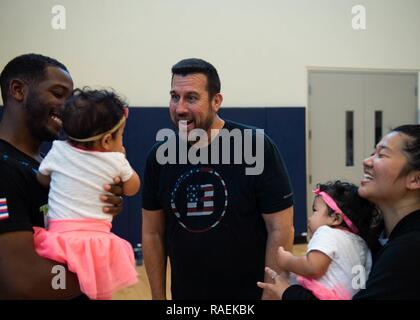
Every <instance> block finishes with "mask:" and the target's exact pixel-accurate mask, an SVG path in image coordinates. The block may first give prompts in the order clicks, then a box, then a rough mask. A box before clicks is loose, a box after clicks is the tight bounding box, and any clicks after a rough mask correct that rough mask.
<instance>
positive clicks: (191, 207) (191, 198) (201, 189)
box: [187, 184, 214, 217]
mask: <svg viewBox="0 0 420 320" xmlns="http://www.w3.org/2000/svg"><path fill="white" fill-rule="evenodd" d="M213 197H214V188H213V185H212V184H203V185H189V186H188V188H187V199H188V202H187V212H188V213H187V216H189V217H196V216H208V215H210V214H212V213H213V211H214V198H213Z"/></svg>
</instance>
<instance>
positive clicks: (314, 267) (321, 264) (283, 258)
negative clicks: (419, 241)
mask: <svg viewBox="0 0 420 320" xmlns="http://www.w3.org/2000/svg"><path fill="white" fill-rule="evenodd" d="M277 263H278V264H279V266H280V268H282V269H283V270H285V271H289V272H293V273H295V274H297V275H300V276H304V277H309V278H320V277H322V276H323V275H324V274H325V273H326V272H327V270H328V267H329V265H330V263H331V258H330V257H328V256H327V255H326V254H324V253H322V252H321V251H318V250H313V251H310V252H308V253H307V254H306V255H305V256H302V257H296V256H294V255H293V254H292V253H290V252H288V251H285V250H284V249H283V247H279V249H278V255H277Z"/></svg>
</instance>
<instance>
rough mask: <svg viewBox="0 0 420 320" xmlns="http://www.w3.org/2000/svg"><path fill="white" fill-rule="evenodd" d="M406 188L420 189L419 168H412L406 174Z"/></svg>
mask: <svg viewBox="0 0 420 320" xmlns="http://www.w3.org/2000/svg"><path fill="white" fill-rule="evenodd" d="M407 188H408V189H409V190H420V170H414V171H412V172H410V173H409V174H408V175H407Z"/></svg>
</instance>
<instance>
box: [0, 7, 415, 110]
mask: <svg viewBox="0 0 420 320" xmlns="http://www.w3.org/2000/svg"><path fill="white" fill-rule="evenodd" d="M56 4H61V5H63V6H64V7H65V8H66V19H67V21H66V23H67V26H66V30H53V29H52V27H51V19H52V17H53V14H52V13H51V8H52V7H53V5H56ZM356 4H362V5H364V6H365V7H366V9H367V30H365V31H355V30H353V29H352V27H351V20H352V14H351V8H352V6H353V5H356ZM419 33H420V1H419V0H360V1H352V0H316V1H314V0H258V1H257V0H119V1H117V0H54V1H50V0H0V68H1V69H2V68H3V66H4V65H5V63H7V61H9V60H10V59H11V58H13V57H14V56H16V55H19V54H22V53H27V52H37V53H43V54H46V55H50V56H52V57H56V58H58V59H59V60H61V61H62V62H64V63H65V64H66V65H67V66H68V68H69V69H70V71H71V73H72V75H73V78H74V79H75V82H76V85H78V86H82V85H93V86H97V85H101V86H110V87H113V88H115V89H116V90H117V91H119V92H121V93H122V94H124V95H125V96H126V97H127V98H128V100H129V102H130V104H131V105H136V106H166V105H167V103H168V97H169V94H168V92H169V79H170V67H171V66H172V64H174V63H175V62H177V61H178V60H180V59H182V58H185V57H202V58H204V59H208V60H209V61H210V62H212V63H213V64H214V65H215V66H216V67H217V68H218V70H219V73H220V75H221V79H222V90H223V92H224V96H225V102H224V105H225V106H304V105H306V96H307V90H306V84H307V67H311V66H316V67H344V68H385V69H410V70H420V41H419V39H420V34H419Z"/></svg>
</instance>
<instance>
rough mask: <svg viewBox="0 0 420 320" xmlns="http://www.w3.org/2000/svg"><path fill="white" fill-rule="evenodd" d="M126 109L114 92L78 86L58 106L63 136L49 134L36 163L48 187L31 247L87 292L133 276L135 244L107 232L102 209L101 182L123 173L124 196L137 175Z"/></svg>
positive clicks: (97, 295) (106, 294) (107, 293)
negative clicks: (129, 154) (44, 220)
mask: <svg viewBox="0 0 420 320" xmlns="http://www.w3.org/2000/svg"><path fill="white" fill-rule="evenodd" d="M127 117H128V109H127V107H126V105H125V103H124V102H123V101H121V99H120V98H119V97H118V96H117V95H116V94H115V93H113V92H109V91H105V90H102V91H100V90H80V89H76V90H75V92H74V95H73V96H72V97H71V98H70V99H69V100H68V102H67V103H66V106H65V110H64V112H63V116H62V119H63V128H64V131H65V132H66V134H67V135H68V140H67V141H54V143H53V146H52V148H51V150H50V152H49V153H48V154H47V156H46V157H45V159H44V160H43V161H42V163H41V165H40V167H39V173H38V181H39V182H40V183H41V184H43V185H44V186H48V185H49V186H50V191H49V195H48V224H46V226H47V225H48V227H47V228H48V229H47V230H46V229H43V228H38V227H35V228H34V229H35V234H34V240H35V249H36V252H37V253H38V254H39V255H40V256H42V257H45V258H48V259H51V260H55V261H58V262H60V263H64V264H66V265H67V266H68V268H69V270H70V271H72V272H74V273H76V274H77V276H78V279H79V283H80V289H81V291H82V292H83V293H85V294H86V295H87V296H88V297H89V298H91V299H111V298H112V293H113V292H115V291H116V290H119V289H121V288H123V287H126V286H130V285H132V284H134V283H136V282H137V272H136V269H135V260H134V254H133V249H132V247H131V245H130V243H128V242H127V241H125V240H124V239H121V238H119V237H118V236H116V235H115V234H113V233H111V231H110V230H111V226H112V225H111V222H112V217H111V216H110V215H109V214H106V213H103V211H102V207H103V204H102V202H101V200H100V196H101V195H102V194H103V185H105V184H109V183H112V181H113V178H114V177H121V180H122V181H123V192H124V194H125V195H128V196H132V195H135V194H136V193H137V192H138V191H139V189H140V178H139V176H138V174H137V173H136V172H135V171H134V170H133V169H132V168H131V166H130V164H129V163H128V161H127V159H126V157H125V149H124V146H123V132H124V127H125V123H126V120H127Z"/></svg>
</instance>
